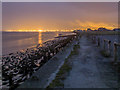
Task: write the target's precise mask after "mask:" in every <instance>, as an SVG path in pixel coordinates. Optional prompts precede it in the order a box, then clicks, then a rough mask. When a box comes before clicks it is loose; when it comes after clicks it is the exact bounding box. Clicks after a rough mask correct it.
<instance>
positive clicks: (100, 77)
mask: <svg viewBox="0 0 120 90" xmlns="http://www.w3.org/2000/svg"><path fill="white" fill-rule="evenodd" d="M79 42H80V49H79V54H78V55H76V56H74V57H75V58H71V59H72V61H73V62H72V63H73V66H72V70H71V71H70V74H69V76H68V77H67V78H66V80H64V88H116V87H118V86H117V76H116V74H115V72H114V70H113V69H112V67H110V65H109V62H110V61H111V58H107V59H106V58H104V57H102V56H100V54H99V51H98V50H97V47H94V45H93V44H92V43H91V42H90V41H89V40H87V38H86V37H85V36H83V37H82V38H81V39H80V40H79Z"/></svg>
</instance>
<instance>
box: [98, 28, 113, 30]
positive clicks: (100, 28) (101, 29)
mask: <svg viewBox="0 0 120 90" xmlns="http://www.w3.org/2000/svg"><path fill="white" fill-rule="evenodd" d="M98 31H111V30H108V29H106V28H98Z"/></svg>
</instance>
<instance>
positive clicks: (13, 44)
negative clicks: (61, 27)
mask: <svg viewBox="0 0 120 90" xmlns="http://www.w3.org/2000/svg"><path fill="white" fill-rule="evenodd" d="M70 33H71V32H2V54H3V55H6V54H9V53H13V52H16V51H19V50H21V49H26V48H28V47H32V46H35V45H37V44H42V43H43V42H45V41H48V40H51V39H54V37H56V36H58V35H59V34H62V35H66V34H70Z"/></svg>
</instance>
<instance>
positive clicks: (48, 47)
mask: <svg viewBox="0 0 120 90" xmlns="http://www.w3.org/2000/svg"><path fill="white" fill-rule="evenodd" d="M75 36H76V35H70V36H67V37H61V38H58V39H55V40H50V41H47V42H45V43H44V44H42V46H41V45H40V44H38V45H37V46H36V47H35V48H32V49H31V48H30V49H27V50H26V51H21V52H17V53H15V54H14V53H11V54H9V55H8V56H3V57H2V60H3V68H2V69H3V73H2V74H3V76H4V77H3V85H4V84H5V83H6V84H7V86H11V88H14V86H15V87H16V86H18V84H19V83H20V82H22V81H24V80H26V79H28V78H29V77H30V76H31V75H32V73H33V72H36V71H37V70H38V69H39V68H40V67H41V66H43V65H44V63H46V62H47V61H48V60H49V59H50V58H51V57H53V56H54V55H56V54H57V53H58V52H59V51H61V50H62V49H63V47H64V46H66V45H67V44H68V43H70V42H71V41H72V40H73V39H74V38H75ZM21 66H22V67H21ZM18 73H19V74H18ZM24 76H25V77H24ZM15 77H19V78H15ZM7 78H9V79H7ZM23 78H24V79H23ZM14 79H15V80H14ZM16 79H18V80H16ZM4 81H5V82H4ZM6 81H7V82H6ZM14 81H15V82H14ZM17 82H18V83H17ZM14 83H16V84H15V85H14Z"/></svg>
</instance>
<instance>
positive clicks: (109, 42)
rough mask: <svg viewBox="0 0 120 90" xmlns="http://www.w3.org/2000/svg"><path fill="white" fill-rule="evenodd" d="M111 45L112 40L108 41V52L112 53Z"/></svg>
mask: <svg viewBox="0 0 120 90" xmlns="http://www.w3.org/2000/svg"><path fill="white" fill-rule="evenodd" d="M110 45H111V41H110V40H109V41H108V52H109V53H110Z"/></svg>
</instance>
